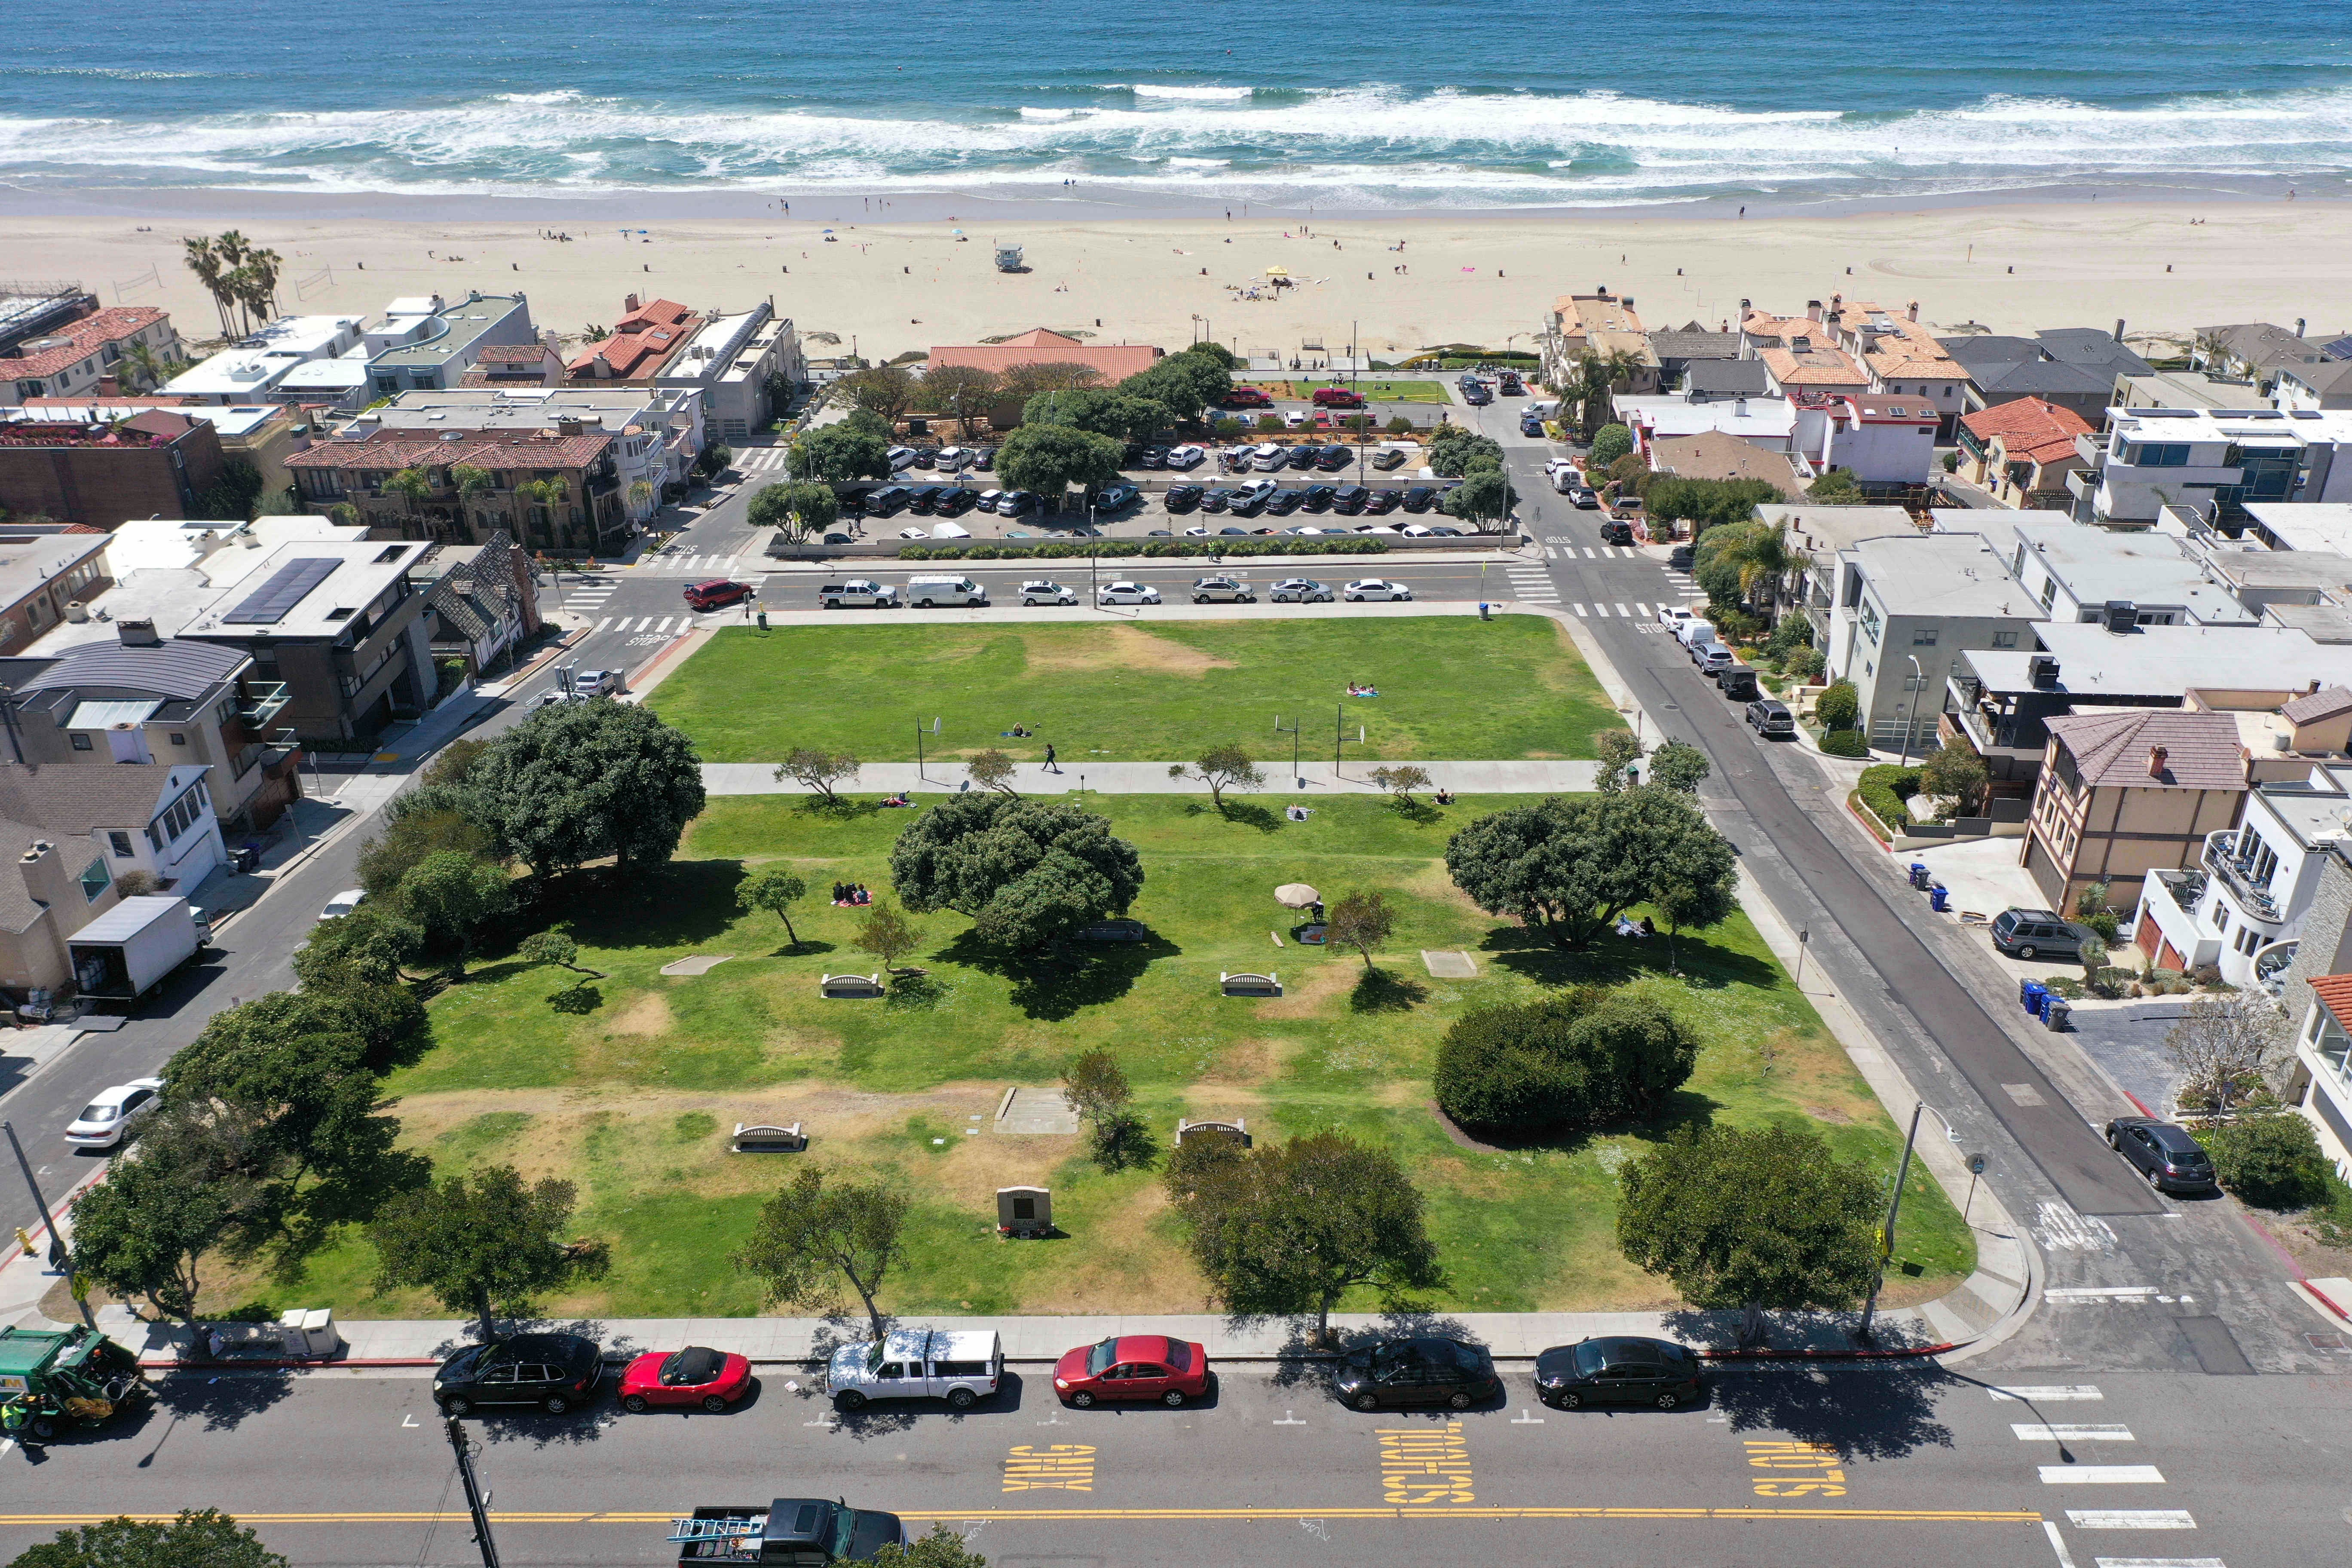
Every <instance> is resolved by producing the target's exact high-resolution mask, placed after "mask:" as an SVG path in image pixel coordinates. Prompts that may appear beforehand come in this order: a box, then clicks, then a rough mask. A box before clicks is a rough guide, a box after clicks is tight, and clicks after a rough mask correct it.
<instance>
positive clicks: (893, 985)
mask: <svg viewBox="0 0 2352 1568" xmlns="http://www.w3.org/2000/svg"><path fill="white" fill-rule="evenodd" d="M953 990H954V987H952V986H950V985H949V984H946V983H945V982H944V981H942V980H940V977H939V976H938V975H936V974H930V973H921V972H918V973H907V974H899V975H894V976H893V977H892V978H891V981H890V994H889V995H887V997H885V998H884V999H883V1003H882V1005H884V1006H885V1007H887V1008H888V1009H889V1010H890V1011H892V1012H894V1013H912V1012H922V1013H928V1012H929V1011H931V1010H932V1009H933V1008H935V1007H937V1006H938V1005H940V1003H942V1002H944V1001H946V1000H947V999H948V997H949V995H950V994H951V993H952V992H953Z"/></svg>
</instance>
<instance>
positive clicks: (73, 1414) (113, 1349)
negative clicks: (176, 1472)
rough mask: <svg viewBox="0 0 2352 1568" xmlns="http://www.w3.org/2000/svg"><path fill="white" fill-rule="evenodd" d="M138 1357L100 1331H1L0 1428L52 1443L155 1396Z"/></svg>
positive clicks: (104, 1421) (14, 1435) (9, 1432)
mask: <svg viewBox="0 0 2352 1568" xmlns="http://www.w3.org/2000/svg"><path fill="white" fill-rule="evenodd" d="M153 1393H154V1391H153V1390H152V1388H150V1387H149V1386H148V1384H147V1378H146V1374H145V1373H142V1372H141V1371H140V1370H139V1358H138V1357H137V1356H135V1355H133V1354H131V1352H129V1351H127V1350H125V1349H123V1348H122V1347H121V1345H119V1344H116V1343H115V1342H113V1341H112V1340H110V1339H108V1338H107V1337H106V1336H105V1335H104V1334H101V1333H100V1332H99V1331H97V1330H95V1329H89V1328H80V1327H76V1328H70V1329H58V1330H40V1329H0V1430H5V1431H6V1432H7V1433H8V1435H9V1436H13V1437H20V1438H21V1437H29V1438H31V1439H33V1440H34V1441H36V1442H43V1443H46V1442H47V1441H48V1440H49V1439H50V1438H52V1437H55V1436H57V1435H58V1433H60V1432H62V1431H64V1430H65V1429H66V1428H67V1427H68V1426H103V1425H104V1424H105V1423H106V1422H108V1421H110V1420H112V1419H113V1418H114V1417H115V1416H117V1415H123V1414H126V1413H127V1412H129V1411H130V1410H131V1409H132V1408H133V1407H135V1406H136V1405H138V1404H139V1402H140V1401H142V1400H143V1399H147V1398H151V1397H152V1395H153Z"/></svg>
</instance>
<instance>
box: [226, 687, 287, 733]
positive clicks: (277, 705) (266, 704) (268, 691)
mask: <svg viewBox="0 0 2352 1568" xmlns="http://www.w3.org/2000/svg"><path fill="white" fill-rule="evenodd" d="M287 700H288V693H287V690H286V683H285V682H284V681H282V680H248V681H247V682H246V683H245V701H244V702H243V703H242V704H240V705H239V706H238V708H237V710H236V716H237V717H238V718H239V719H240V720H243V721H245V723H246V724H247V725H248V726H249V727H251V728H253V729H257V730H258V729H260V728H261V727H262V726H263V725H265V724H267V723H268V722H269V721H271V720H272V719H275V718H277V717H278V713H279V712H280V711H281V710H284V708H285V706H286V703H287Z"/></svg>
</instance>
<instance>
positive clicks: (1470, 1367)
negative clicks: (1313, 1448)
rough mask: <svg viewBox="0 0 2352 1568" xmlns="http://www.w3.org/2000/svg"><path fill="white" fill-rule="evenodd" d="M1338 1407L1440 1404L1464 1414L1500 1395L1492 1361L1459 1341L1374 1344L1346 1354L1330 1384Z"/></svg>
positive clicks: (1373, 1408)
mask: <svg viewBox="0 0 2352 1568" xmlns="http://www.w3.org/2000/svg"><path fill="white" fill-rule="evenodd" d="M1331 1386H1332V1391H1333V1392H1334V1393H1336V1394H1339V1400H1340V1403H1342V1404H1344V1405H1349V1406H1350V1407H1352V1408H1354V1409H1357V1410H1378V1409H1379V1408H1380V1407H1381V1406H1382V1405H1445V1406H1446V1407H1448V1408H1449V1409H1454V1410H1467V1409H1469V1408H1470V1407H1471V1406H1472V1405H1476V1404H1478V1403H1480V1402H1481V1401H1483V1400H1487V1399H1492V1398H1493V1397H1494V1396H1495V1395H1496V1394H1499V1393H1501V1392H1502V1387H1503V1384H1502V1380H1501V1379H1500V1378H1498V1377H1496V1375H1495V1358H1494V1357H1492V1356H1490V1355H1488V1354H1487V1353H1486V1351H1485V1349H1484V1348H1482V1347H1480V1346H1478V1345H1465V1344H1464V1343H1463V1342H1461V1341H1460V1340H1444V1339H1436V1338H1427V1339H1422V1338H1415V1339H1409V1340H1380V1341H1376V1342H1373V1343H1371V1344H1370V1345H1367V1346H1365V1347H1364V1348H1363V1349H1361V1350H1358V1351H1351V1352H1349V1354H1348V1355H1347V1356H1346V1357H1345V1358H1343V1359H1342V1360H1341V1361H1340V1363H1339V1372H1338V1373H1337V1374H1336V1375H1335V1376H1334V1377H1333V1378H1332V1380H1331Z"/></svg>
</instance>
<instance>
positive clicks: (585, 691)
mask: <svg viewBox="0 0 2352 1568" xmlns="http://www.w3.org/2000/svg"><path fill="white" fill-rule="evenodd" d="M572 690H574V691H577V692H578V693H580V695H581V696H583V697H618V696H619V695H620V694H621V672H620V671H619V670H617V669H583V670H580V671H577V672H576V673H574V674H573V676H572Z"/></svg>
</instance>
